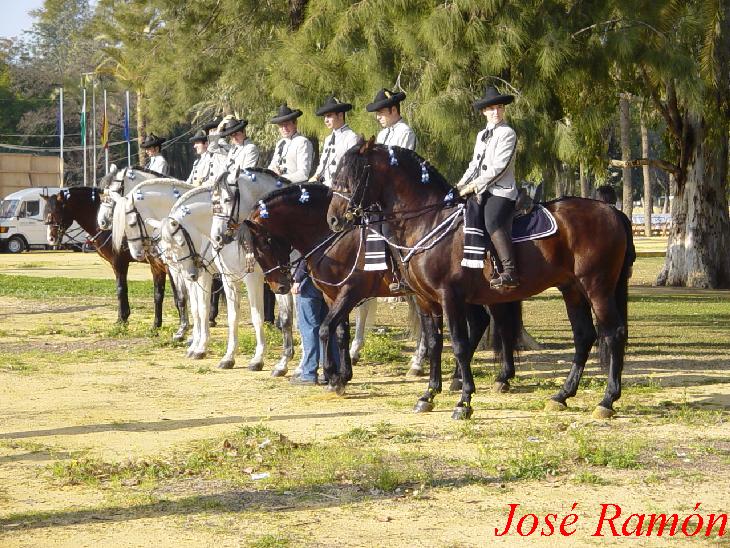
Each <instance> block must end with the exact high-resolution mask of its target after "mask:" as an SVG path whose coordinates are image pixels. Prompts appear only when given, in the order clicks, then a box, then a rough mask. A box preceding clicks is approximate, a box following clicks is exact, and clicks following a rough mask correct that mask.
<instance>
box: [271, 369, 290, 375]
mask: <svg viewBox="0 0 730 548" xmlns="http://www.w3.org/2000/svg"><path fill="white" fill-rule="evenodd" d="M287 371H289V370H288V369H287V368H286V367H281V368H279V367H277V368H276V369H272V370H271V376H272V377H283V376H284V375H286V372H287Z"/></svg>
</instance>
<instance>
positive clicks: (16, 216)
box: [0, 187, 88, 253]
mask: <svg viewBox="0 0 730 548" xmlns="http://www.w3.org/2000/svg"><path fill="white" fill-rule="evenodd" d="M60 190H61V189H60V188H58V187H33V188H25V189H23V190H19V191H17V192H13V193H12V194H9V195H8V196H7V197H6V198H5V199H4V200H3V201H2V202H0V249H3V250H6V251H9V252H10V253H20V252H21V251H25V250H26V249H48V248H50V247H51V246H50V245H49V244H48V240H47V233H48V232H47V227H46V225H45V222H44V220H45V206H46V202H45V200H43V198H41V196H42V195H45V196H50V195H51V194H58V193H59V192H60ZM70 235H73V236H74V237H73V238H72V237H71V236H70ZM87 238H88V234H87V233H86V232H84V231H82V230H81V228H80V227H79V225H78V224H77V223H76V222H74V223H73V224H72V225H71V226H70V227H69V229H68V230H67V231H66V236H64V241H63V245H64V246H66V247H74V248H78V249H80V248H81V247H82V245H83V244H84V242H86V239H87Z"/></svg>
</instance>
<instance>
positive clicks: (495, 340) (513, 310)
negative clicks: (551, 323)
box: [490, 301, 522, 362]
mask: <svg viewBox="0 0 730 548" xmlns="http://www.w3.org/2000/svg"><path fill="white" fill-rule="evenodd" d="M499 306H500V307H501V309H502V310H503V312H502V313H500V314H499V320H498V321H493V322H492V330H491V331H492V333H493V335H492V351H493V352H494V359H495V360H496V361H498V362H499V361H502V360H503V358H504V348H505V347H507V348H511V349H512V351H513V352H514V353H517V351H518V350H519V344H518V343H519V338H520V334H521V333H522V301H515V302H511V303H504V304H501V305H499ZM490 310H491V309H490ZM491 316H492V320H494V313H492V314H491Z"/></svg>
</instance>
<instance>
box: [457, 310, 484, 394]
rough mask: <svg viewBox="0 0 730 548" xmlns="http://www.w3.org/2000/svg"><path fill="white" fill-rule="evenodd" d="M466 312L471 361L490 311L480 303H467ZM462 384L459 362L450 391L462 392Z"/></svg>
mask: <svg viewBox="0 0 730 548" xmlns="http://www.w3.org/2000/svg"><path fill="white" fill-rule="evenodd" d="M466 312H467V313H466V325H467V330H468V332H469V361H470V362H471V360H472V358H473V357H474V353H475V352H476V350H477V347H478V346H479V341H481V339H482V336H483V335H484V332H485V331H486V330H487V326H489V313H488V312H487V310H486V309H485V308H484V307H483V306H482V305H479V304H467V305H466ZM462 385H463V383H462V379H461V368H460V367H459V365H458V364H457V365H456V367H454V373H453V374H452V375H451V385H450V386H449V392H461V389H462Z"/></svg>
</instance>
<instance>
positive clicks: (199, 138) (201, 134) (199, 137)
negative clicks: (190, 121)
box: [188, 129, 208, 143]
mask: <svg viewBox="0 0 730 548" xmlns="http://www.w3.org/2000/svg"><path fill="white" fill-rule="evenodd" d="M188 140H189V141H190V142H191V143H204V142H205V143H207V142H208V134H207V133H206V132H205V130H202V129H199V130H198V131H196V132H195V135H193V136H192V137H190V139H188Z"/></svg>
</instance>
